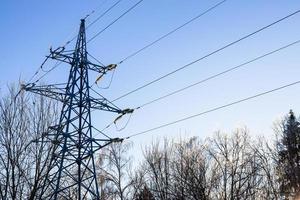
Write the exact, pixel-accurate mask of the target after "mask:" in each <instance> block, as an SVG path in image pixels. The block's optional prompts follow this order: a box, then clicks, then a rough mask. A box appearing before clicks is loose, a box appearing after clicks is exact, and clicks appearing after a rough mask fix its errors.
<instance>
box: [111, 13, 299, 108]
mask: <svg viewBox="0 0 300 200" xmlns="http://www.w3.org/2000/svg"><path fill="white" fill-rule="evenodd" d="M299 12H300V10H297V11H295V12H293V13H291V14H289V15H287V16H285V17H282V18H280V19H278V20H276V21H274V22H272V23H270V24H268V25H266V26H263V27H261V28H259V29H258V30H256V31H254V32H251V33H250V34H247V35H245V36H243V37H241V38H239V39H237V40H235V41H233V42H230V43H228V44H226V45H225V46H223V47H221V48H218V49H217V50H214V51H212V52H210V53H208V54H206V55H204V56H202V57H200V58H198V59H196V60H194V61H192V62H190V63H188V64H185V65H183V66H181V67H179V68H177V69H175V70H173V71H171V72H168V73H166V74H164V75H162V76H160V77H158V78H156V79H154V80H152V81H150V82H148V83H146V84H144V85H141V86H139V87H137V88H135V89H133V90H131V91H129V92H127V93H125V94H123V95H121V96H119V97H118V98H115V99H114V100H113V101H112V102H114V101H117V100H120V99H122V98H124V97H126V96H128V95H130V94H132V93H135V92H137V91H139V90H141V89H143V88H145V87H148V86H150V85H152V84H154V83H156V82H158V81H160V80H162V79H164V78H166V77H168V76H171V75H173V74H175V73H177V72H179V71H181V70H183V69H185V68H187V67H189V66H191V65H193V64H195V63H197V62H199V61H201V60H204V59H206V58H208V57H210V56H212V55H214V54H216V53H218V52H220V51H222V50H224V49H226V48H228V47H231V46H233V45H235V44H237V43H239V42H241V41H243V40H245V39H247V38H249V37H251V36H253V35H255V34H257V33H259V32H262V31H263V30H265V29H267V28H270V27H272V26H274V25H275V24H278V23H280V22H282V21H284V20H286V19H288V18H290V17H292V16H294V15H296V14H298V13H299Z"/></svg>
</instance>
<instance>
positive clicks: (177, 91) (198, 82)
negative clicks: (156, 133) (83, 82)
mask: <svg viewBox="0 0 300 200" xmlns="http://www.w3.org/2000/svg"><path fill="white" fill-rule="evenodd" d="M299 42H300V40H297V41H295V42H292V43H290V44H287V45H285V46H282V47H280V48H278V49H275V50H273V51H270V52H268V53H265V54H263V55H261V56H258V57H256V58H254V59H251V60H249V61H246V62H244V63H242V64H239V65H237V66H234V67H231V68H228V69H226V70H224V71H222V72H219V73H217V74H214V75H211V76H209V77H207V78H205V79H202V80H200V81H197V82H195V83H193V84H190V85H188V86H185V87H183V88H180V89H178V90H175V91H173V92H170V93H168V94H166V95H163V96H161V97H158V98H155V99H153V100H151V101H148V102H146V103H144V104H142V105H141V106H139V107H137V108H142V107H145V106H147V105H149V104H152V103H155V102H157V101H160V100H162V99H165V98H167V97H170V96H172V95H174V94H177V93H180V92H182V91H184V90H187V89H189V88H191V87H194V86H197V85H199V84H202V83H204V82H207V81H209V80H211V79H214V78H217V77H219V76H222V75H224V74H227V73H229V72H231V71H234V70H236V69H239V68H241V67H244V66H245V65H248V64H251V63H253V62H255V61H258V60H260V59H262V58H265V57H267V56H270V55H272V54H274V53H277V52H279V51H281V50H284V49H286V48H288V47H291V46H293V45H296V44H298V43H299Z"/></svg>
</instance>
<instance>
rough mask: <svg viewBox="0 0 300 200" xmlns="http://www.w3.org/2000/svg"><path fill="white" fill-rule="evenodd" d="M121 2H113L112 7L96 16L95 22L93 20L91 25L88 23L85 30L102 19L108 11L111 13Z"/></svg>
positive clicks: (119, 0)
mask: <svg viewBox="0 0 300 200" xmlns="http://www.w3.org/2000/svg"><path fill="white" fill-rule="evenodd" d="M121 1H122V0H118V1H117V2H115V3H114V4H113V5H112V6H110V7H109V8H108V9H107V10H106V11H104V12H103V13H102V14H101V15H100V16H98V17H97V18H96V19H95V20H93V21H92V22H91V23H89V24H88V25H87V27H86V29H88V28H90V27H91V26H92V25H94V24H95V23H96V22H97V21H99V20H100V19H101V18H102V17H104V16H105V15H106V14H107V13H108V12H109V11H111V10H112V9H113V8H114V7H116V6H117V5H118V4H119V3H120V2H121Z"/></svg>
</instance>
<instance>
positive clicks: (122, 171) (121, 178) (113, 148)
mask: <svg viewBox="0 0 300 200" xmlns="http://www.w3.org/2000/svg"><path fill="white" fill-rule="evenodd" d="M130 148H131V144H130V143H113V144H111V145H109V146H107V147H106V148H104V149H103V150H102V152H101V153H100V155H99V162H98V166H97V167H98V176H99V184H100V189H101V190H102V198H104V199H120V200H126V199H130V198H129V196H130V193H131V191H130V189H131V185H132V181H131V179H130V172H131V158H130V157H129V156H128V155H127V153H128V150H129V149H130Z"/></svg>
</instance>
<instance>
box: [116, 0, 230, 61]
mask: <svg viewBox="0 0 300 200" xmlns="http://www.w3.org/2000/svg"><path fill="white" fill-rule="evenodd" d="M226 1H227V0H223V1H221V2H219V3H217V4H215V5H214V6H212V7H210V8H209V9H207V10H205V11H204V12H202V13H200V14H198V15H197V16H195V17H193V18H192V19H190V20H188V21H187V22H185V23H184V24H182V25H180V26H178V27H176V28H175V29H173V30H171V31H170V32H168V33H166V34H164V35H162V36H161V37H159V38H158V39H156V40H154V41H152V42H150V43H149V44H147V45H146V46H144V47H142V48H141V49H139V50H137V51H135V52H133V53H132V54H130V55H128V56H126V57H125V58H123V59H122V60H121V61H120V62H119V64H121V63H123V62H124V61H126V60H128V59H130V58H132V57H134V56H136V55H137V54H139V53H141V52H142V51H144V50H146V49H148V48H149V47H151V46H153V45H154V44H156V43H157V42H159V41H161V40H162V39H165V38H166V37H168V36H170V35H172V34H173V33H175V32H177V31H178V30H180V29H182V28H183V27H185V26H187V25H188V24H190V23H192V22H193V21H195V20H197V19H199V18H200V17H202V16H203V15H205V14H207V13H209V12H210V11H212V10H214V9H215V8H217V7H218V6H220V5H221V4H223V3H225V2H226Z"/></svg>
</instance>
